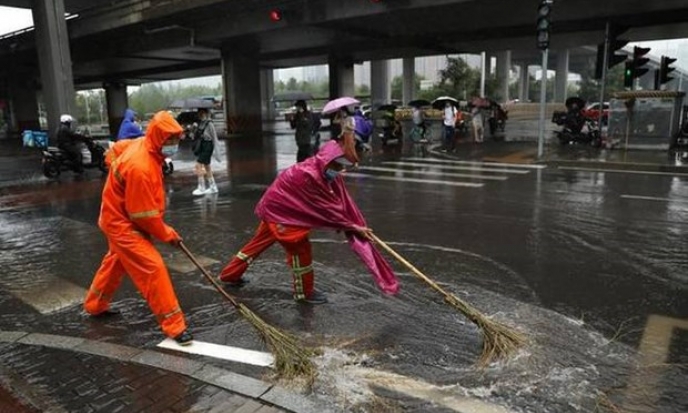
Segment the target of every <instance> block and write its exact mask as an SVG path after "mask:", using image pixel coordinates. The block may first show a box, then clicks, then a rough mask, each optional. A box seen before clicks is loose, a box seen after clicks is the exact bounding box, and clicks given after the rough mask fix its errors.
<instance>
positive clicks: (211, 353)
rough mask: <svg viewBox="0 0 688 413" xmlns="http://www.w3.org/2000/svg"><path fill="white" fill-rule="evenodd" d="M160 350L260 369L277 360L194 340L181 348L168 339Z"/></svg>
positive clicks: (240, 349) (253, 351)
mask: <svg viewBox="0 0 688 413" xmlns="http://www.w3.org/2000/svg"><path fill="white" fill-rule="evenodd" d="M158 347H160V348H166V349H169V350H175V351H180V352H183V353H189V354H198V355H201V356H207V357H213V358H217V359H221V360H228V361H234V362H237V363H244V364H251V365H253V366H260V367H272V366H273V364H274V363H275V358H274V356H273V355H272V354H270V353H264V352H262V351H255V350H248V349H245V348H240V347H233V346H224V345H220V344H213V343H206V342H203V341H198V340H194V341H193V342H192V343H191V344H189V345H188V346H181V345H179V344H177V342H176V341H174V340H173V339H171V338H166V339H165V340H163V341H162V342H161V343H160V344H158Z"/></svg>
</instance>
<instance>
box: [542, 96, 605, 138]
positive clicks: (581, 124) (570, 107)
mask: <svg viewBox="0 0 688 413" xmlns="http://www.w3.org/2000/svg"><path fill="white" fill-rule="evenodd" d="M584 106H585V101H584V100H582V99H580V98H577V97H572V98H568V99H567V100H566V108H567V111H566V112H564V111H555V112H554V113H553V114H552V122H553V123H555V124H557V125H559V126H563V128H562V130H560V131H556V132H555V134H556V136H557V138H558V139H559V143H561V144H562V145H568V144H572V143H583V144H587V145H591V146H594V147H596V148H599V147H600V146H601V145H602V134H601V133H600V128H599V125H598V124H597V122H596V121H594V120H592V119H589V118H586V117H585V116H583V112H582V108H583V107H584Z"/></svg>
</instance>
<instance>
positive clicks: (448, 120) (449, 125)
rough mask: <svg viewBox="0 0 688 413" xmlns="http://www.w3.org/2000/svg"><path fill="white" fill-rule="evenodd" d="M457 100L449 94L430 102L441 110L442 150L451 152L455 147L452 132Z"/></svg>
mask: <svg viewBox="0 0 688 413" xmlns="http://www.w3.org/2000/svg"><path fill="white" fill-rule="evenodd" d="M458 105H459V102H458V101H457V100H456V99H454V98H453V97H450V96H440V97H438V98H437V99H435V100H434V101H433V102H432V106H433V107H434V108H435V109H440V110H442V111H443V116H442V119H443V121H442V123H443V124H444V147H443V148H442V152H453V151H454V149H455V146H456V145H455V141H454V134H455V133H456V128H455V125H456V111H457V109H456V107H457V106H458Z"/></svg>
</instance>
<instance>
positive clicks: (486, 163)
mask: <svg viewBox="0 0 688 413" xmlns="http://www.w3.org/2000/svg"><path fill="white" fill-rule="evenodd" d="M401 160H402V161H414V162H427V163H439V164H450V165H476V166H478V165H482V166H503V167H506V168H529V169H545V168H547V165H542V164H530V163H527V164H520V163H500V162H490V161H458V160H452V159H436V158H401Z"/></svg>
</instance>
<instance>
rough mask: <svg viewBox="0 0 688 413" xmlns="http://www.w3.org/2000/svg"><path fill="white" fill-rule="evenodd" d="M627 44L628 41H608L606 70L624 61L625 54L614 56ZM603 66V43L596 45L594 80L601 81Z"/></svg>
mask: <svg viewBox="0 0 688 413" xmlns="http://www.w3.org/2000/svg"><path fill="white" fill-rule="evenodd" d="M627 44H628V40H620V39H612V40H610V41H609V51H608V53H609V59H608V60H607V69H611V68H612V67H614V66H616V65H618V64H619V63H623V62H625V61H626V55H625V54H616V52H617V51H619V50H621V49H623V48H624V46H626V45H627ZM603 65H604V43H600V44H598V45H597V61H596V64H595V79H598V80H599V79H602V66H603Z"/></svg>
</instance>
